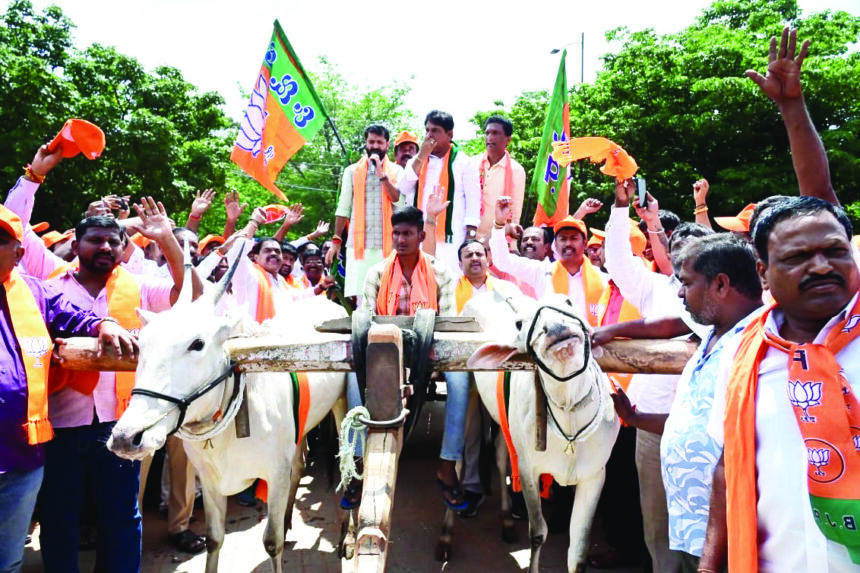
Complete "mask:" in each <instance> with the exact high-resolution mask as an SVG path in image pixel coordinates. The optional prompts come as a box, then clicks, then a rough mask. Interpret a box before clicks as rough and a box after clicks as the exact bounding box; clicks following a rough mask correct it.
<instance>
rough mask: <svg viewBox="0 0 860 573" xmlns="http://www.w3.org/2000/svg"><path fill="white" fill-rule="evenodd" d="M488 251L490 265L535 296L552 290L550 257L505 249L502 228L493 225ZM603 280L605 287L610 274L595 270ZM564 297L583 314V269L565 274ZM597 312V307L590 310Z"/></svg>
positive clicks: (584, 307) (506, 243)
mask: <svg viewBox="0 0 860 573" xmlns="http://www.w3.org/2000/svg"><path fill="white" fill-rule="evenodd" d="M490 252H491V253H492V255H493V264H494V265H495V266H496V267H497V268H498V269H499V270H501V271H503V272H506V273H508V274H511V275H514V276H516V277H517V278H518V279H519V280H521V281H522V282H524V283H526V284H528V285H529V286H531V287H532V288H533V289H534V291H535V294H536V295H537V297H538V299H540V298H541V297H543V296H546V295H548V294H552V293H554V292H555V291H554V290H553V287H552V271H553V263H552V262H551V261H550V260H549V259H543V260H541V261H535V260H533V259H527V258H526V257H520V256H518V255H514V254H512V253H511V252H510V251H509V250H508V241H507V240H506V239H505V230H504V229H496V228H493V232H492V233H490ZM594 270H595V271H596V272H597V274H598V275H599V276H600V279H601V280H602V281H603V285H604V287H605V286H606V284H607V283H608V282H609V277H608V276H607V275H606V274H605V273H602V272H600V271H599V270H598V269H596V268H595V269H594ZM567 296H568V297H569V298H570V300H571V302H573V303H574V304H576V305H577V306H578V307H579V308H580V309H581V310H582V311H583V316H585V311H586V310H589V309H586V302H585V289H584V288H583V286H582V271H577V272H576V274H572V275H571V274H569V273H568V275H567ZM590 312H592V313H596V312H597V309H590Z"/></svg>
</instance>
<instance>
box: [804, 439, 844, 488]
mask: <svg viewBox="0 0 860 573" xmlns="http://www.w3.org/2000/svg"><path fill="white" fill-rule="evenodd" d="M805 443H806V457H807V461H808V462H809V469H808V470H807V476H808V477H809V479H811V480H812V481H814V482H818V483H832V482H835V481H836V480H838V479H839V478H841V477H842V474H844V473H845V458H843V457H842V454H841V453H840V451H839V450H838V449H836V446H834V445H833V444H831V443H830V442H825V441H824V440H819V439H818V438H809V439H807V440H805Z"/></svg>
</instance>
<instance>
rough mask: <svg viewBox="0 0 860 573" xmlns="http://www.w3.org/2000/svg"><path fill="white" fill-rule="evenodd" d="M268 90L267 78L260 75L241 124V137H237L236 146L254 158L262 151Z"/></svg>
mask: <svg viewBox="0 0 860 573" xmlns="http://www.w3.org/2000/svg"><path fill="white" fill-rule="evenodd" d="M266 90H268V84H267V83H266V76H264V75H263V74H260V77H259V78H257V85H256V86H255V87H254V90H253V91H252V92H251V103H249V104H248V109H246V110H245V117H243V118H242V123H241V124H239V135H238V137H236V145H237V146H238V147H240V148H242V149H244V150H245V151H250V152H251V155H253V156H254V157H257V155H259V154H260V151H261V149H262V146H263V143H262V142H263V127H264V126H265V125H266V117H267V116H268V115H269V114H268V112H266V110H265V106H266V96H265V95H263V94H265V93H266ZM267 151H268V150H267Z"/></svg>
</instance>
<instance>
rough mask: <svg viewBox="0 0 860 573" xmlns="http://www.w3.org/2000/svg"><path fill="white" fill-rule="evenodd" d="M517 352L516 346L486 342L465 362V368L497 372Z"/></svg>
mask: <svg viewBox="0 0 860 573" xmlns="http://www.w3.org/2000/svg"><path fill="white" fill-rule="evenodd" d="M517 352H519V349H518V348H517V347H516V346H511V345H509V344H499V343H497V342H488V343H486V344H484V345H482V346H481V347H480V348H478V349H477V350H476V351H475V353H474V354H472V356H470V357H469V360H467V361H466V366H468V367H469V368H481V369H484V370H498V369H499V366H500V365H501V364H502V363H503V362H504V361H505V360H507V359H508V358H510V357H511V356H513V355H514V354H516V353H517Z"/></svg>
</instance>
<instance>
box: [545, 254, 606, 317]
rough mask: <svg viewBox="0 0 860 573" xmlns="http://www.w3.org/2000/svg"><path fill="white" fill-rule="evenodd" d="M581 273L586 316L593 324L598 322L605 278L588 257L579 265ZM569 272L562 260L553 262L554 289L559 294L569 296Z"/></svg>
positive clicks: (583, 258)
mask: <svg viewBox="0 0 860 573" xmlns="http://www.w3.org/2000/svg"><path fill="white" fill-rule="evenodd" d="M579 271H580V275H581V276H582V290H583V292H585V306H586V308H584V309H582V310H583V311H585V318H586V319H587V320H588V324H590V325H591V326H597V324H598V318H599V317H598V307H599V305H600V299H601V297H603V291H604V286H603V280H602V279H601V278H600V275H599V274H597V271H596V270H595V269H594V265H592V264H591V261H589V260H588V257H582V266H580V267H579ZM568 276H569V273H568V272H567V269H566V268H564V265H562V264H561V261H556V262H554V263H553V264H552V290H553V291H554V292H557V293H558V294H563V295H565V296H569V295H570V292H569V283H568V278H567V277H568Z"/></svg>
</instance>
